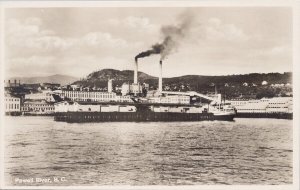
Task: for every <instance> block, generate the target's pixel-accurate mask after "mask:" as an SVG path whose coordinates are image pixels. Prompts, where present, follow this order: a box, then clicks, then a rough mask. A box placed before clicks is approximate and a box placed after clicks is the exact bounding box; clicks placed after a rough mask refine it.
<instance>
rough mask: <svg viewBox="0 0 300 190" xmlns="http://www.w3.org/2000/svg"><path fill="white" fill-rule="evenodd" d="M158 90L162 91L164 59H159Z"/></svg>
mask: <svg viewBox="0 0 300 190" xmlns="http://www.w3.org/2000/svg"><path fill="white" fill-rule="evenodd" d="M158 91H159V92H162V60H160V61H159V78H158Z"/></svg>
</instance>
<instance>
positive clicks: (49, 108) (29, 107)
mask: <svg viewBox="0 0 300 190" xmlns="http://www.w3.org/2000/svg"><path fill="white" fill-rule="evenodd" d="M21 111H22V112H23V113H24V114H25V115H26V114H35V115H39V114H40V115H43V114H53V113H54V104H53V103H50V102H47V101H45V100H26V101H25V102H24V103H23V106H22V109H21Z"/></svg>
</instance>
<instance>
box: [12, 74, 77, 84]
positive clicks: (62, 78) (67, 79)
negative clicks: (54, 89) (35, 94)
mask: <svg viewBox="0 0 300 190" xmlns="http://www.w3.org/2000/svg"><path fill="white" fill-rule="evenodd" d="M9 80H10V81H12V82H13V81H14V80H17V81H19V80H20V81H21V83H27V84H33V83H59V84H61V85H66V84H70V83H73V82H74V81H77V80H78V78H76V77H72V76H68V75H58V74H57V75H51V76H46V77H17V78H10V79H9Z"/></svg>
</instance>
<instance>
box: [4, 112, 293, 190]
mask: <svg viewBox="0 0 300 190" xmlns="http://www.w3.org/2000/svg"><path fill="white" fill-rule="evenodd" d="M5 119H6V126H5V129H6V130H5V131H6V134H5V137H6V145H5V147H6V150H5V151H6V154H5V166H6V169H5V178H6V182H7V185H22V186H25V185H64V186H66V185H189V184H197V185H202V184H236V185H237V184H291V183H292V154H293V150H292V121H291V120H278V119H241V118H237V119H235V120H236V121H235V122H225V121H204V122H203V121H202V122H179V123H175V122H160V123H154V122H153V123H152V122H151V123H127V122H118V123H92V124H91V123H87V124H68V123H63V122H55V121H53V118H51V117H6V118H5ZM54 177H57V178H58V181H56V182H54ZM62 177H63V178H62ZM31 178H33V179H34V181H30V179H31ZM36 178H50V182H52V183H49V182H37V181H36ZM18 179H22V180H26V179H28V180H29V182H22V183H19V182H17V180H18Z"/></svg>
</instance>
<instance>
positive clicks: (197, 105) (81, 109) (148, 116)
mask: <svg viewBox="0 0 300 190" xmlns="http://www.w3.org/2000/svg"><path fill="white" fill-rule="evenodd" d="M159 71H160V72H159V79H158V89H157V90H153V91H150V90H149V85H147V84H145V83H144V84H140V83H139V82H138V62H137V60H136V61H135V68H134V77H133V78H134V82H133V83H132V84H129V83H124V84H123V85H122V89H121V92H122V95H117V94H116V93H114V92H113V90H112V80H108V92H106V93H105V92H91V91H87V92H86V91H85V92H83V91H65V92H63V93H62V95H63V96H64V97H65V99H66V100H65V101H61V102H58V103H55V105H54V107H55V116H54V119H55V120H56V121H64V122H70V123H72V122H112V121H135V122H146V121H203V120H225V121H232V120H233V119H234V117H235V115H236V110H235V109H234V108H233V107H231V106H230V105H224V104H222V103H221V94H214V95H213V96H207V95H204V94H201V93H197V92H193V91H189V92H178V91H163V89H162V61H160V62H159Z"/></svg>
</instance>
